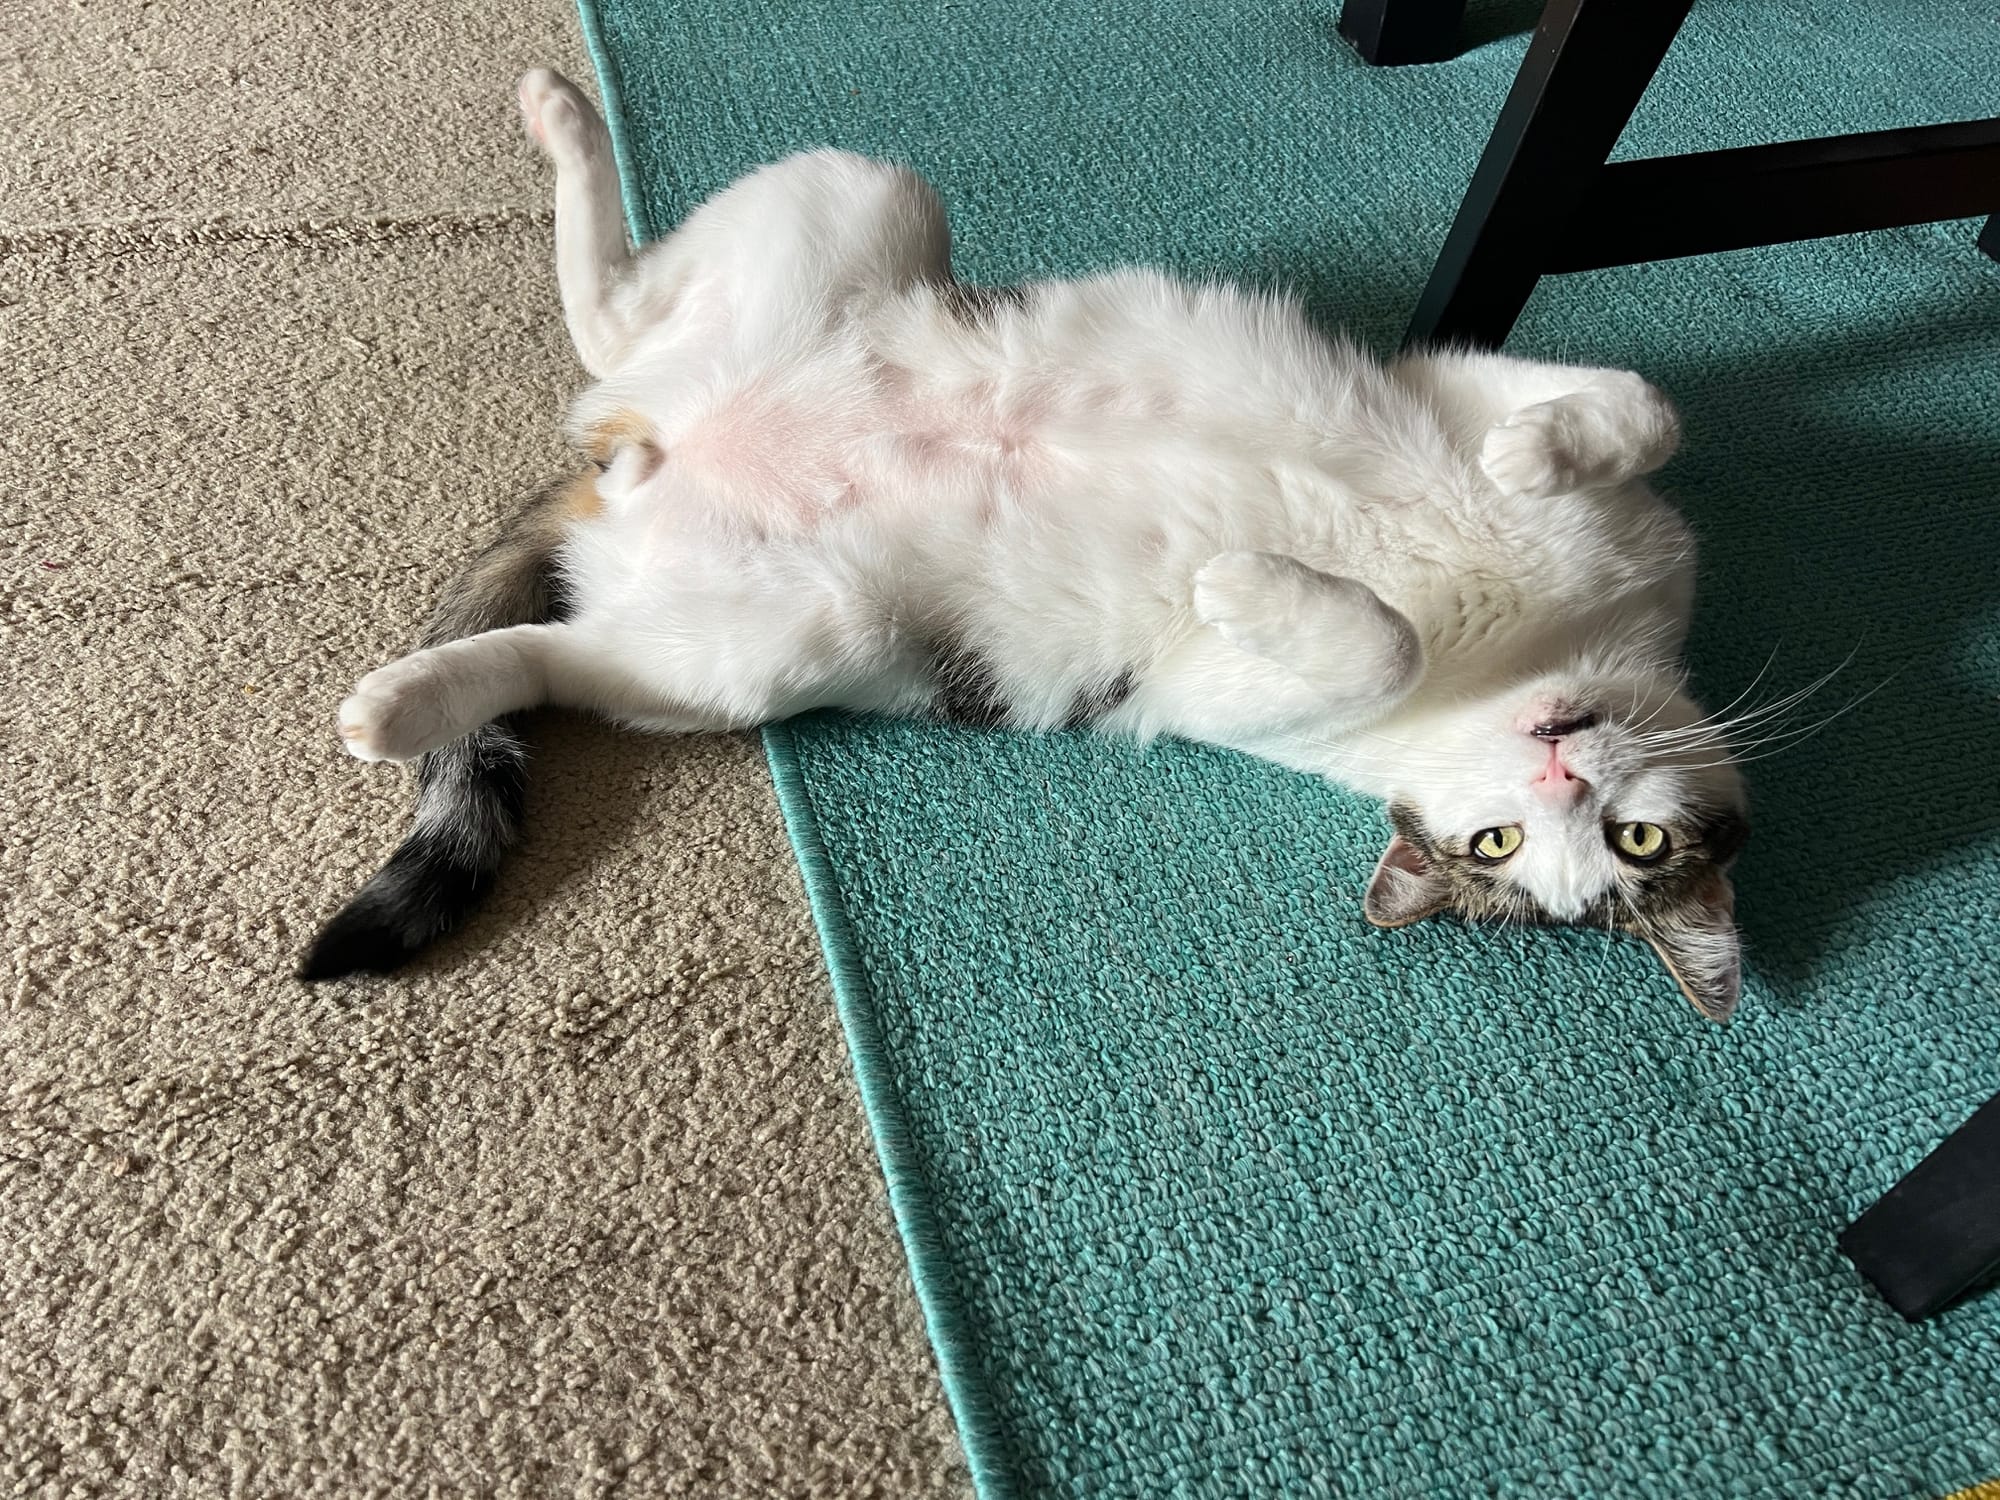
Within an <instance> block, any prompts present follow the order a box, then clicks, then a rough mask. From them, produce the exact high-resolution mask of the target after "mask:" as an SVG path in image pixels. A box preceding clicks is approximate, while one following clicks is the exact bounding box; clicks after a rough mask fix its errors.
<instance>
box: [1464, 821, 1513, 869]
mask: <svg viewBox="0 0 2000 1500" xmlns="http://www.w3.org/2000/svg"><path fill="white" fill-rule="evenodd" d="M1520 847H1521V830H1520V829H1518V828H1516V827H1514V826H1513V825H1512V824H1511V823H1510V824H1509V825H1508V826H1507V827H1505V828H1485V829H1481V830H1480V831H1479V832H1478V833H1475V834H1474V835H1473V836H1472V857H1473V858H1474V859H1483V860H1485V861H1486V862H1487V863H1488V864H1498V863H1499V862H1500V861H1501V860H1503V859H1505V858H1506V857H1507V856H1508V855H1510V854H1512V853H1513V852H1514V851H1515V850H1516V849H1518V848H1520Z"/></svg>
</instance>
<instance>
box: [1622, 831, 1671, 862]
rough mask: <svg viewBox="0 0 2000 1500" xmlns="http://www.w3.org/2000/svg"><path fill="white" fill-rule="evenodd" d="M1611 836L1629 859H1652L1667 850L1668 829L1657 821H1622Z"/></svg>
mask: <svg viewBox="0 0 2000 1500" xmlns="http://www.w3.org/2000/svg"><path fill="white" fill-rule="evenodd" d="M1611 838H1612V842H1613V843H1615V844H1616V845H1617V846H1618V852H1619V853H1620V854H1622V855H1624V856H1625V857H1626V858H1627V859H1643V860H1649V861H1650V860H1655V859H1658V858H1659V857H1660V856H1661V855H1662V854H1665V853H1666V852H1667V830H1666V829H1664V828H1662V827H1660V825H1659V824H1657V823H1620V824H1619V825H1618V828H1617V831H1616V832H1614V833H1613V834H1612V836H1611Z"/></svg>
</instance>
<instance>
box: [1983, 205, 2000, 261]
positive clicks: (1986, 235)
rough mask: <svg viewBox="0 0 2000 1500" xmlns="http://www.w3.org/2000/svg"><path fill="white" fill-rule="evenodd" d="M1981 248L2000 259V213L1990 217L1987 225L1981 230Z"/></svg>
mask: <svg viewBox="0 0 2000 1500" xmlns="http://www.w3.org/2000/svg"><path fill="white" fill-rule="evenodd" d="M1979 248H1980V249H1982V250H1984V251H1985V252H1986V253H1987V254H1988V255H1990V256H1992V257H1993V258H1994V259H1995V260H2000V214H1995V215H1994V216H1993V217H1992V218H1990V219H1988V220H1987V221H1986V227H1985V228H1984V229H1982V230H1980V231H1979Z"/></svg>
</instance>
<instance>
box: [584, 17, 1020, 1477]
mask: <svg viewBox="0 0 2000 1500" xmlns="http://www.w3.org/2000/svg"><path fill="white" fill-rule="evenodd" d="M576 12H577V22H578V25H579V26H580V27H581V29H582V31H583V41H584V47H585V49H586V50H587V51H588V53H589V54H590V65H591V69H592V71H593V72H595V73H596V75H597V90H598V98H599V100H600V102H601V106H602V109H603V112H604V122H605V126H606V128H607V129H608V130H609V131H610V134H611V154H612V158H613V160H614V161H615V162H616V163H617V168H618V189H619V194H620V196H621V198H622V199H623V201H624V207H625V225H626V229H627V231H628V232H629V233H630V234H631V237H632V243H633V244H635V245H644V244H645V243H646V242H647V241H649V240H651V239H652V238H653V237H654V235H653V226H652V224H651V223H650V222H649V220H648V217H647V214H646V211H645V207H644V203H645V200H644V198H643V197H642V196H641V194H640V192H639V185H638V171H637V167H636V164H635V162H634V158H633V154H632V149H631V142H630V139H629V137H628V134H627V132H626V129H625V108H624V94H623V90H622V88H621V87H620V84H619V81H618V73H617V68H616V66H615V64H614V62H613V59H612V55H611V49H610V47H609V46H608V44H607V43H606V41H605V37H604V28H603V23H602V21H601V20H600V18H599V16H598V14H597V4H596V0H576ZM763 741H764V757H765V760H766V762H767V763H768V765H769V766H770V771H771V783H772V786H773V788H774V790H775V791H776V793H777V799H778V811H779V813H780V815H781V816H782V817H783V819H784V824H785V836H786V838H787V839H788V840H789V841H790V843H791V846H792V857H793V858H794V859H796V860H797V861H798V865H799V873H800V875H801V877H802V878H803V879H804V881H805V888H806V904H807V906H808V907H809V908H810V910H811V912H812V918H813V926H814V928H815V929H816V930H817V932H818V934H819V941H820V952H821V954H822V956H823V957H824V958H825V960H826V966H827V973H828V975H829V977H830V978H831V980H832V984H833V1003H834V1009H835V1011H836V1013H837V1014H838V1015H839V1018H840V1029H841V1034H842V1035H843V1037H844V1038H845V1039H846V1042H847V1053H848V1060H849V1063H850V1064H851V1065H852V1067H853V1069H854V1077H855V1083H856V1086H857V1088H858V1089H859V1092H860V1094H861V1109H862V1114H863V1116H864V1117H865V1118H866V1120H867V1122H868V1131H869V1134H870V1135H871V1136H873V1137H874V1141H875V1156H876V1160H877V1161H878V1162H879V1163H880V1164H881V1167H882V1176H883V1178H884V1180H885V1182H886V1184H887V1187H888V1194H889V1208H890V1212H891V1214H892V1215H893V1217H894V1219H895V1223H896V1231H897V1235H898V1237H899V1238H900V1239H901V1240H902V1244H903V1255H904V1259H905V1261H906V1262H907V1264H908V1266H909V1271H910V1280H911V1283H912V1284H913V1286H914V1287H915V1289H916V1294H917V1305H918V1307H919V1308H920V1309H921V1310H922V1313H923V1318H924V1331H925V1334H926V1335H927V1336H928V1338H929V1339H930V1345H931V1353H932V1356H933V1357H934V1358H935V1359H936V1360H937V1365H938V1376H939V1382H940V1383H941V1384H942V1385H943V1387H944V1393H945V1401H946V1403H947V1404H948V1405H949V1406H950V1408H951V1414H952V1420H953V1422H954V1423H955V1424H956V1425H957V1428H958V1435H959V1442H960V1444H961V1446H963V1448H964V1449H965V1457H966V1465H967V1467H968V1468H969V1469H970V1470H971V1473H972V1482H973V1485H974V1487H975V1488H976V1489H977V1490H978V1492H979V1494H980V1496H981V1500H1013V1497H1014V1494H1015V1488H1014V1484H1013V1481H1012V1479H1011V1477H1010V1476H1009V1472H1008V1468H1007V1465H1006V1462H1005V1459H1004V1457H1003V1449H1004V1445H1003V1443H1002V1441H1001V1439H1000V1436H999V1428H998V1424H997V1423H996V1422H995V1421H994V1418H993V1415H992V1402H991V1398H990V1397H989V1395H988V1392H987V1387H986V1383H985V1380H984V1377H983V1375H982V1374H981V1373H980V1372H979V1371H978V1370H977V1367H976V1355H975V1353H974V1349H975V1344H974V1341H973V1340H972V1338H971V1336H970V1334H969V1333H968V1331H967V1330H966V1328H965V1326H964V1309H963V1308H962V1307H960V1306H959V1305H958V1302H957V1299H955V1298H953V1297H952V1296H950V1295H949V1294H948V1293H947V1292H946V1291H945V1287H946V1285H947V1278H948V1267H947V1266H946V1264H945V1262H944V1259H943V1256H942V1253H941V1252H940V1251H939V1250H938V1249H937V1246H938V1243H939V1238H938V1233H937V1219H936V1210H935V1208H934V1206H933V1204H932V1201H931V1194H930V1185H929V1183H928V1182H927V1181H926V1180H925V1178H924V1175H923V1172H922V1169H921V1168H920V1167H919V1165H918V1163H917V1160H916V1155H915V1152H914V1151H913V1150H912V1148H911V1146H910V1135H909V1128H908V1125H907V1122H906V1120H905V1118H904V1115H903V1112H902V1107H901V1101H900V1099H899V1098H898V1096H897V1094H896V1090H895V1086H894V1084H893V1083H892V1082H891V1080H890V1078H889V1065H888V1061H887V1057H886V1053H885V1050H884V1048H883V1044H882V1033H881V1027H880V1026H879V1025H878V1023H877V1022H876V1019H875V1013H874V1009H873V1005H872V1000H871V997H870V995H869V991H868V986H867V981H866V980H865V979H864V978H863V976H862V974H861V966H860V960H859V958H858V957H857V954H856V949H855V944H854V937H853V930H852V928H851V927H850V926H849V924H848V921H847V912H846V908H845V907H844V906H843V905H842V903H841V900H840V892H839V888H838V884H837V882H836V881H835V879H834V875H833V864H832V861H831V860H830V859H829V858H828V857H827V853H826V847H825V845H824V844H823V843H822V842H821V840H820V836H819V824H818V822H817V820H816V819H815V818H814V816H813V812H812V796H811V793H810V792H809V791H808V790H807V789H806V784H805V773H804V772H803V771H802V770H801V768H800V766H799V762H798V756H797V753H796V748H795V744H794V741H793V739H792V731H791V726H790V725H789V724H787V723H777V724H770V725H766V726H765V727H764V729H763Z"/></svg>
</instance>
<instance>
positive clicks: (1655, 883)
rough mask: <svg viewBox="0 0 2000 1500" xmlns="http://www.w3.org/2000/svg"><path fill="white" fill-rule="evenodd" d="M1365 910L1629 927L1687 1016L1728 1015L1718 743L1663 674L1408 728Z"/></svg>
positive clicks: (1591, 682) (1589, 679)
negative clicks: (1674, 984)
mask: <svg viewBox="0 0 2000 1500" xmlns="http://www.w3.org/2000/svg"><path fill="white" fill-rule="evenodd" d="M1410 754H1411V768H1410V771H1409V773H1408V775H1407V778H1406V781H1405V785H1404V786H1403V788H1402V789H1401V790H1400V791H1399V793H1398V795H1397V796H1395V797H1394V798H1393V799H1392V801H1391V804H1390V818H1391V820H1392V821H1393V823H1394V824H1395V827H1396V836H1395V837H1394V838H1393V839H1392V840H1391V841H1390V843H1389V847H1388V849H1387V850H1386V851H1385V852H1384V854H1383V856H1382V860H1381V863H1380V864H1379V865H1377V867H1376V871H1375V876H1374V879H1373V881H1372V882H1371V883H1370V886H1369V889H1368V895H1367V900H1366V903H1365V910H1366V912H1367V915H1368V918H1369V920H1370V921H1372V922H1374V923H1376V924H1377V925H1378V926H1384V927H1400V926H1404V925H1405V924H1407V923H1410V922H1414V921H1416V920H1418V919H1419V918H1421V917H1425V916H1429V915H1431V914H1432V913H1434V912H1440V911H1445V912H1452V913H1456V914H1457V915H1459V916H1462V917H1465V918H1467V919H1470V920H1474V921H1486V920H1494V919H1500V920H1511V921H1527V922H1568V923H1579V924H1587V925H1590V926H1595V927H1608V928H1609V927H1615V928H1620V929H1623V930H1625V931H1629V932H1635V933H1637V934H1639V935H1640V936H1641V937H1644V938H1645V939H1646V940H1647V941H1648V942H1650V943H1651V944H1652V945H1653V947H1654V948H1655V949H1657V950H1658V951H1659V953H1660V955H1661V957H1662V958H1664V959H1665V960H1666V962H1667V966H1668V968H1669V969H1671V970H1672V971H1673V975H1674V978H1675V979H1676V980H1677V981H1678V982H1679V984H1680V987H1681V989H1682V991H1683V992H1684V993H1685V994H1686V995H1687V997H1688V999H1689V1000H1691V1001H1693V1002H1694V1004H1695V1006H1696V1008H1698V1009H1699V1010H1700V1011H1701V1012H1702V1013H1703V1014H1704V1015H1707V1016H1711V1017H1713V1018H1715V1019H1718V1020H1720V1019H1723V1018H1725V1017H1727V1016H1728V1015H1729V1013H1730V1012H1731V1011H1733V1010H1734V1009H1735V1006H1736V1000H1737V995H1738V992H1739V989H1740V965H1739V963H1738V945H1737V940H1736V932H1735V928H1734V926H1733V925H1732V922H1731V917H1730V914H1731V909H1732V906H1733V904H1734V894H1733V892H1732V890H1731V887H1730V884H1729V877H1728V874H1727V873H1726V872H1727V869H1728V866H1729V864H1730V862H1731V861H1732V860H1733V859H1734V858H1735V857H1736V853H1737V851H1738V850H1739V849H1740V848H1741V847H1742V845H1743V840H1744V838H1745V837H1746V835H1747V834H1748V831H1749V828H1748V823H1747V822H1746V820H1745V816H1744V795H1743V782H1742V778H1741V776H1740V775H1739V774H1738V772H1737V769H1736V767H1735V765H1734V764H1733V763H1732V762H1731V760H1730V757H1729V751H1728V748H1727V746H1726V745H1725V744H1724V743H1723V742H1722V740H1721V739H1720V738H1719V737H1718V735H1717V734H1716V733H1715V731H1714V729H1713V728H1711V727H1710V726H1709V725H1708V724H1706V723H1705V722H1704V719H1703V715H1702V712H1701V710H1700V709H1699V708H1698V707H1696V706H1695V704H1694V703H1692V702H1691V701H1689V699H1688V698H1687V697H1686V695H1685V694H1683V693H1682V692H1681V691H1680V690H1679V687H1678V684H1677V683H1675V682H1673V681H1672V680H1671V679H1665V678H1659V677H1645V678H1638V679H1635V678H1632V677H1629V676H1623V677H1621V676H1618V675H1615V674H1603V675H1591V674H1581V675H1578V676H1575V677H1563V678H1549V679H1544V680H1542V681H1539V682H1535V683H1532V684H1530V685H1528V686H1527V687H1525V688H1523V689H1521V690H1519V691H1517V692H1512V693H1506V694H1501V695H1498V696H1495V697H1493V698H1490V699H1486V700H1484V701H1482V702H1478V703H1474V704H1470V705H1466V706H1462V707H1459V708H1456V709H1453V710H1452V711H1450V712H1449V713H1445V714H1441V715H1438V716H1437V717H1436V718H1435V719H1433V720H1432V721H1430V722H1428V723H1426V724H1425V725H1423V726H1422V740H1421V744H1420V746H1413V747H1412V750H1411V752H1410Z"/></svg>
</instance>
